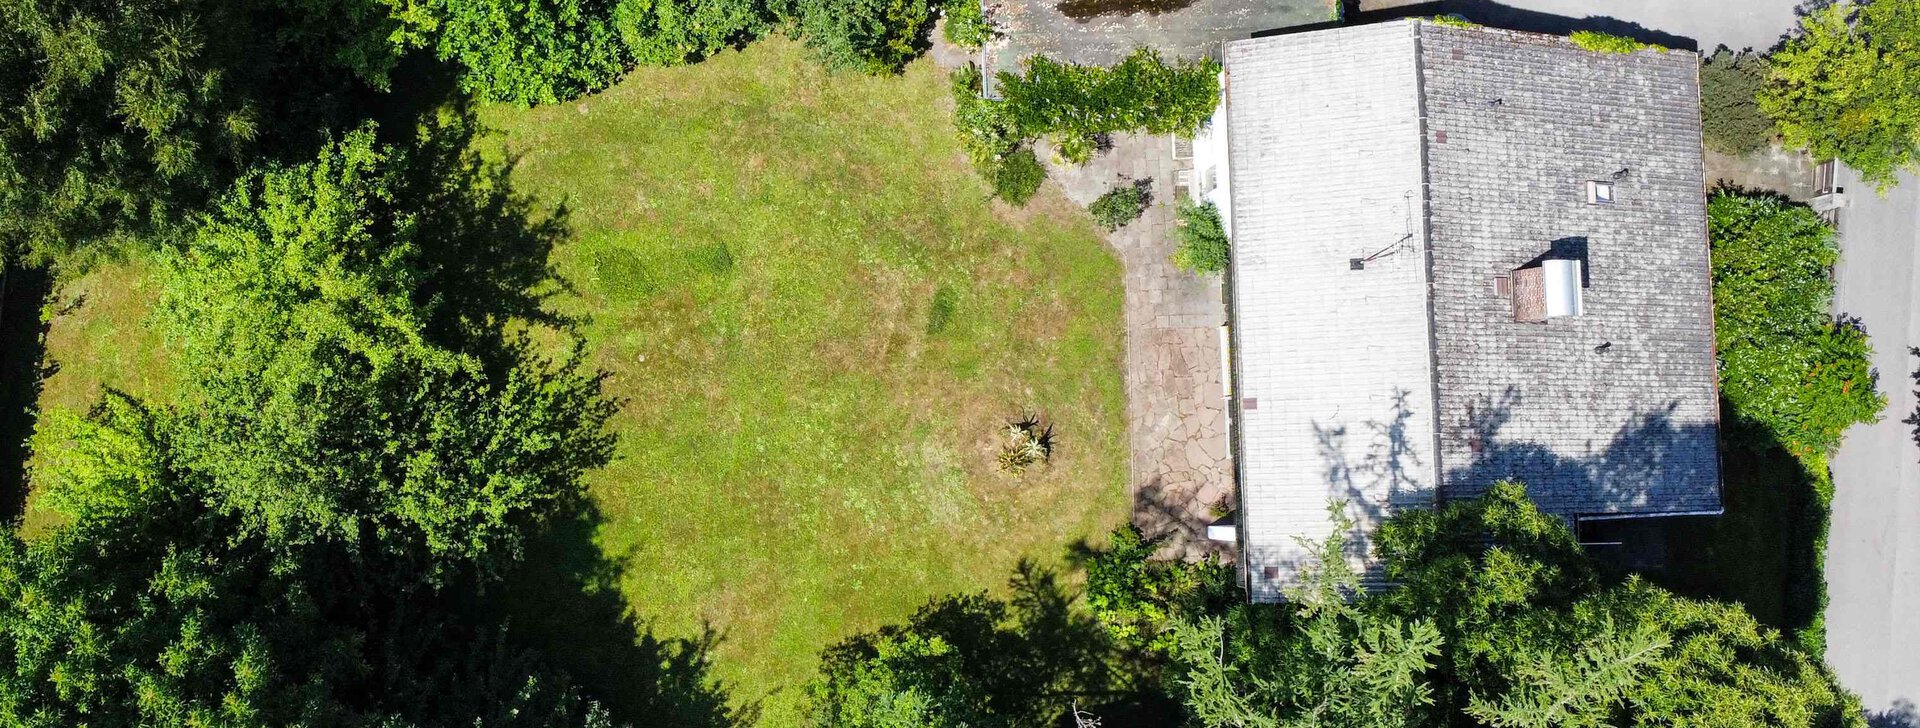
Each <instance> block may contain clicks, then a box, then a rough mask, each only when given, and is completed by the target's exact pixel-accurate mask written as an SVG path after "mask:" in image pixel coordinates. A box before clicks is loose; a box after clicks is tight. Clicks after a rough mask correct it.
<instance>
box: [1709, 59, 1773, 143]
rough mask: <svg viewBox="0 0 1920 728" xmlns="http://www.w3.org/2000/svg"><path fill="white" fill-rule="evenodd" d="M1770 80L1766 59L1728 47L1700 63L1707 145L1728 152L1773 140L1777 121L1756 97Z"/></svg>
mask: <svg viewBox="0 0 1920 728" xmlns="http://www.w3.org/2000/svg"><path fill="white" fill-rule="evenodd" d="M1766 80H1767V63H1766V61H1765V60H1762V59H1761V58H1760V57H1759V56H1756V55H1750V54H1745V53H1734V52H1733V51H1730V50H1727V48H1726V46H1721V47H1720V49H1719V50H1716V51H1714V52H1713V55H1712V56H1710V57H1708V58H1707V59H1706V60H1705V61H1703V62H1702V63H1701V64H1700V125H1701V131H1702V133H1703V134H1704V135H1705V137H1706V142H1707V146H1710V147H1713V148H1714V149H1716V150H1719V151H1722V152H1725V153H1727V154H1746V153H1748V152H1753V151H1758V150H1761V149H1765V148H1766V146H1767V143H1768V142H1770V141H1772V140H1773V120H1772V119H1769V118H1767V115H1766V114H1763V113H1761V112H1760V104H1759V102H1758V101H1755V100H1754V98H1755V96H1756V95H1758V94H1759V93H1760V89H1761V87H1763V86H1765V85H1766Z"/></svg>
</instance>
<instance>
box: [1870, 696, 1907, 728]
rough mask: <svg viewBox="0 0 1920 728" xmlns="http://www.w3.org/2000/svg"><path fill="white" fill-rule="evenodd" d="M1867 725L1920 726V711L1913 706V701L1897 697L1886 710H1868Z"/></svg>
mask: <svg viewBox="0 0 1920 728" xmlns="http://www.w3.org/2000/svg"><path fill="white" fill-rule="evenodd" d="M1867 725H1868V726H1870V727H1871V728H1920V711H1917V710H1915V709H1914V707H1913V701H1912V700H1908V699H1906V698H1895V699H1894V701H1893V705H1892V706H1890V707H1888V708H1887V709H1886V710H1881V711H1872V710H1869V711H1867Z"/></svg>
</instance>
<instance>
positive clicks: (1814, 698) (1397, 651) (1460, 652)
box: [1101, 483, 1863, 727]
mask: <svg viewBox="0 0 1920 728" xmlns="http://www.w3.org/2000/svg"><path fill="white" fill-rule="evenodd" d="M1336 532H1339V531H1336ZM1378 545H1379V552H1378V553H1379V556H1380V558H1381V561H1382V563H1383V564H1384V569H1385V574H1384V575H1385V576H1386V577H1387V578H1388V579H1389V580H1390V582H1391V583H1392V584H1394V586H1391V587H1388V588H1385V589H1382V590H1379V591H1374V592H1362V591H1358V587H1357V583H1356V582H1355V580H1354V575H1353V574H1352V573H1351V572H1350V570H1349V568H1348V567H1347V566H1346V564H1347V561H1346V559H1345V558H1344V556H1343V555H1342V553H1341V550H1340V545H1339V544H1337V543H1336V544H1325V543H1323V544H1319V545H1318V549H1319V552H1320V556H1319V560H1318V561H1317V562H1316V563H1317V564H1318V565H1319V566H1318V568H1309V569H1307V570H1306V571H1305V572H1304V574H1305V577H1304V579H1303V581H1304V583H1303V585H1302V586H1301V587H1300V588H1298V589H1296V590H1294V591H1293V592H1291V593H1290V595H1289V602H1288V603H1287V604H1284V605H1246V604H1221V603H1218V602H1216V603H1214V606H1211V607H1208V608H1204V609H1196V608H1195V607H1194V606H1193V604H1194V602H1187V603H1186V604H1185V606H1182V605H1181V604H1178V603H1175V604H1169V605H1168V610H1167V613H1168V615H1169V616H1168V618H1167V619H1166V621H1164V622H1163V623H1162V624H1161V625H1159V626H1158V627H1157V629H1158V630H1160V631H1161V634H1166V635H1171V637H1172V639H1171V640H1164V639H1163V640H1158V644H1159V645H1161V646H1160V647H1157V648H1156V649H1159V650H1161V651H1162V652H1163V653H1164V654H1166V655H1167V656H1168V657H1169V658H1170V659H1171V660H1172V663H1173V668H1174V670H1173V678H1172V682H1171V685H1172V686H1173V688H1174V692H1175V693H1176V695H1177V697H1179V699H1180V700H1181V701H1182V702H1183V703H1184V704H1185V705H1186V706H1187V707H1188V709H1189V711H1190V712H1191V713H1192V714H1193V715H1194V717H1196V718H1197V719H1199V721H1200V722H1201V723H1202V724H1205V725H1219V726H1305V725H1325V726H1385V725H1401V726H1443V725H1487V726H1500V727H1506V726H1624V725H1635V726H1653V725H1775V726H1859V725H1862V724H1863V721H1862V718H1861V712H1860V708H1859V704H1858V701H1857V699H1855V698H1854V697H1852V696H1851V695H1849V694H1848V693H1846V692H1845V691H1844V690H1842V689H1841V688H1840V687H1839V686H1838V685H1837V684H1835V682H1834V680H1833V678H1832V676H1831V675H1829V674H1828V673H1827V672H1826V671H1825V669H1824V667H1823V666H1821V665H1820V664H1819V662H1818V661H1817V660H1815V659H1813V658H1811V657H1809V656H1808V655H1807V654H1806V653H1804V652H1803V651H1801V650H1800V649H1799V648H1798V647H1797V646H1796V645H1795V644H1794V643H1792V642H1791V641H1789V640H1786V639H1784V638H1782V637H1781V636H1780V635H1779V634H1778V633H1777V632H1775V631H1773V630H1771V629H1767V628H1764V627H1762V626H1760V625H1759V624H1758V623H1757V622H1756V621H1754V619H1753V618H1752V617H1751V616H1749V615H1747V614H1746V613H1745V612H1744V611H1743V610H1741V609H1740V608H1739V607H1738V606H1734V605H1728V604H1720V603H1715V602H1706V601H1698V600H1692V599H1686V598H1682V597H1678V596H1675V595H1673V594H1671V593H1668V592H1666V591H1664V590H1662V589H1660V588H1658V587H1655V586H1652V585H1650V584H1647V583H1646V582H1644V581H1642V580H1640V579H1639V577H1637V576H1634V577H1628V578H1625V579H1616V578H1613V577H1609V576H1607V575H1606V574H1604V573H1602V572H1601V571H1599V570H1598V569H1597V568H1596V567H1595V566H1594V565H1593V564H1592V563H1591V562H1590V561H1589V559H1588V557H1587V556H1586V555H1585V554H1584V553H1583V552H1582V551H1581V550H1580V546H1579V544H1578V543H1576V542H1575V541H1574V538H1573V535H1572V533H1571V532H1570V531H1568V529H1567V528H1566V526H1565V525H1564V524H1563V523H1562V522H1560V521H1559V520H1558V519H1557V518H1555V517H1553V516H1550V515H1547V514H1544V513H1542V512H1540V511H1539V510H1538V509H1537V508H1535V507H1534V505H1533V504H1532V502H1531V501H1530V500H1529V499H1528V498H1527V496H1526V491H1525V488H1524V487H1523V486H1521V485H1519V484H1517V483H1503V484H1500V485H1498V486H1496V487H1494V488H1493V489H1492V490H1491V491H1490V492H1489V493H1488V494H1487V495H1486V496H1484V497H1483V498H1480V499H1478V500H1473V501H1466V502H1456V503H1451V504H1448V505H1446V506H1443V507H1440V508H1438V509H1435V510H1414V511H1408V512H1404V513H1401V514H1399V515H1396V516H1395V517H1393V518H1392V519H1390V520H1389V521H1388V522H1386V523H1385V524H1384V525H1383V526H1382V527H1381V529H1380V532H1379V534H1378ZM1136 551H1137V550H1136ZM1101 558H1107V557H1104V556H1103V557H1101ZM1185 568H1188V567H1183V566H1173V565H1154V566H1150V567H1149V569H1148V570H1149V571H1151V570H1155V569H1175V570H1178V569H1185Z"/></svg>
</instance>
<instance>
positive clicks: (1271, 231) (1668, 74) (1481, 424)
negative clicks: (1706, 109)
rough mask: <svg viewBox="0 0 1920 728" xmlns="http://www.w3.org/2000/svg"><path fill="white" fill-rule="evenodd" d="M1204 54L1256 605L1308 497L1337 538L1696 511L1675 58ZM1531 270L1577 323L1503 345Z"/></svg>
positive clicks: (1685, 74)
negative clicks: (1442, 521)
mask: <svg viewBox="0 0 1920 728" xmlns="http://www.w3.org/2000/svg"><path fill="white" fill-rule="evenodd" d="M1225 55H1226V62H1227V79H1228V81H1227V83H1228V90H1227V94H1226V99H1227V100H1226V104H1227V106H1226V114H1225V118H1226V130H1227V134H1228V137H1229V153H1230V155H1231V167H1230V168H1231V170H1232V171H1231V174H1232V196H1233V204H1232V208H1233V215H1232V220H1231V221H1230V222H1231V226H1232V235H1233V239H1234V268H1233V277H1234V280H1233V292H1234V296H1233V306H1234V333H1235V347H1234V348H1235V352H1234V353H1235V368H1236V375H1237V380H1236V385H1237V388H1238V393H1239V395H1240V396H1241V397H1251V398H1257V399H1258V407H1257V408H1256V409H1252V410H1247V409H1246V408H1244V407H1243V408H1242V411H1241V412H1240V413H1238V418H1237V422H1238V423H1239V428H1240V432H1239V444H1240V448H1239V453H1240V470H1241V472H1240V476H1241V481H1240V489H1241V494H1242V501H1243V507H1244V511H1243V513H1242V523H1243V524H1244V525H1243V532H1244V537H1245V541H1246V543H1245V549H1244V556H1245V558H1246V560H1247V566H1248V567H1249V571H1250V572H1251V574H1250V586H1251V588H1252V592H1253V596H1254V597H1255V598H1256V599H1272V598H1275V597H1276V596H1278V590H1279V588H1280V587H1282V586H1283V585H1284V584H1285V583H1286V582H1287V581H1288V576H1289V575H1290V574H1291V572H1292V569H1291V568H1289V567H1290V566H1291V565H1292V564H1293V563H1294V562H1296V561H1297V560H1298V559H1299V558H1300V557H1301V554H1300V552H1299V549H1298V548H1297V547H1295V546H1293V545H1292V542H1293V540H1294V537H1295V536H1304V537H1308V538H1322V537H1324V536H1325V535H1326V534H1327V532H1328V530H1329V529H1328V527H1327V525H1326V524H1327V516H1326V513H1325V503H1326V501H1327V499H1328V498H1329V497H1342V498H1347V499H1350V500H1352V501H1353V504H1352V506H1351V508H1350V512H1351V513H1353V514H1354V515H1355V516H1356V517H1357V518H1358V520H1359V523H1358V529H1357V530H1358V531H1360V532H1362V533H1364V532H1365V531H1368V530H1370V529H1371V528H1372V526H1374V525H1376V524H1377V522H1378V520H1379V519H1380V518H1382V517H1384V515H1385V514H1386V513H1390V512H1391V511H1392V510H1393V509H1394V508H1399V507H1406V506H1412V505H1419V504H1423V503H1430V502H1431V499H1432V497H1433V496H1434V495H1435V493H1436V489H1435V487H1434V486H1435V484H1436V483H1438V484H1439V488H1438V489H1437V493H1438V495H1439V496H1440V497H1446V498H1453V497H1467V496H1472V495H1475V494H1477V493H1479V492H1480V491H1481V490H1483V489H1484V488H1485V487H1486V486H1487V485H1489V484H1491V483H1493V482H1495V481H1497V480H1499V479H1502V478H1515V479H1518V480H1522V481H1524V482H1526V483H1527V484H1528V485H1529V490H1530V492H1531V493H1532V494H1533V496H1534V499H1535V500H1536V501H1537V502H1538V503H1540V504H1541V506H1542V507H1543V508H1545V509H1547V510H1550V511H1552V512H1555V513H1558V514H1561V515H1564V516H1568V517H1575V516H1581V515H1593V514H1658V513H1675V512H1694V511H1711V510H1715V509H1718V508H1719V505H1720V502H1719V467H1718V454H1717V449H1716V445H1715V442H1716V438H1715V431H1716V429H1717V397H1716V392H1715V377H1716V374H1715V366H1714V355H1713V332H1712V325H1713V321H1712V316H1713V311H1712V300H1711V283H1710V280H1709V272H1708V267H1707V241H1706V215H1705V207H1704V198H1703V180H1702V166H1701V150H1700V143H1701V142H1700V132H1699V91H1698V82H1697V68H1698V65H1697V63H1698V61H1697V59H1696V57H1695V56H1694V55H1693V54H1691V53H1686V52H1677V51H1670V52H1656V51H1642V52H1638V53H1633V54H1625V55H1609V54H1600V53H1594V52H1589V51H1585V50H1582V49H1579V48H1577V47H1575V46H1573V45H1572V44H1571V43H1570V42H1568V41H1567V40H1565V39H1563V38H1557V37H1552V36H1542V35H1534V34H1527V33H1516V32H1509V31H1501V30H1493V29H1465V28H1454V27H1447V26H1438V25H1434V24H1431V23H1426V22H1424V21H1419V20H1404V21H1396V22H1392V23H1383V24H1378V25H1371V26H1359V27H1350V28H1339V29H1334V30H1326V31H1318V32H1312V33H1302V34H1297V35H1287V36H1279V37H1272V38H1261V39H1255V40H1248V41H1237V42H1233V43H1229V44H1227V46H1226V54H1225ZM1590 181H1602V182H1608V183H1611V184H1612V185H1613V190H1614V202H1613V203H1612V204H1592V203H1590V202H1589V201H1588V199H1589V198H1588V189H1587V185H1588V182H1590ZM1380 250H1387V251H1390V252H1388V253H1386V254H1384V255H1383V256H1381V257H1378V258H1375V259H1373V260H1371V261H1369V262H1367V263H1366V264H1365V267H1364V269H1363V270H1352V269H1351V268H1350V264H1349V260H1350V259H1351V258H1354V257H1365V256H1367V255H1369V254H1371V253H1374V252H1375V251H1380ZM1546 258H1561V259H1574V260H1579V261H1581V263H1582V268H1583V269H1584V279H1585V280H1584V286H1583V287H1582V288H1581V294H1582V295H1581V297H1582V299H1583V303H1584V315H1581V316H1570V317H1554V318H1548V319H1546V320H1545V321H1542V322H1531V323H1530V322H1522V321H1516V320H1515V311H1516V306H1515V302H1514V301H1513V300H1511V298H1510V297H1506V296H1503V295H1501V293H1500V292H1497V291H1496V286H1495V280H1494V279H1495V277H1496V276H1499V275H1512V274H1513V273H1514V271H1515V270H1516V269H1523V268H1525V269H1529V270H1528V272H1526V273H1523V274H1522V276H1521V279H1522V280H1523V281H1529V284H1528V285H1532V282H1531V280H1532V279H1530V278H1528V277H1527V276H1529V275H1537V273H1536V272H1534V271H1537V269H1533V268H1531V266H1537V265H1539V264H1540V262H1541V260H1543V259H1546ZM1530 290H1531V289H1530ZM1509 295H1511V293H1509ZM1352 538H1353V540H1352V541H1351V543H1352V544H1353V545H1354V549H1355V552H1356V558H1355V560H1356V563H1357V564H1359V565H1361V566H1363V567H1370V566H1371V562H1370V561H1369V560H1367V559H1365V558H1363V557H1361V556H1360V555H1359V554H1360V553H1361V552H1362V549H1363V548H1364V545H1365V544H1364V541H1363V540H1362V539H1361V537H1360V536H1359V535H1358V534H1356V535H1355V536H1353V537H1352ZM1267 566H1275V567H1278V574H1279V576H1278V578H1275V579H1268V578H1266V577H1265V573H1266V569H1265V567H1267Z"/></svg>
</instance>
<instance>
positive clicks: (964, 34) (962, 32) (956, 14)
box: [942, 0, 994, 50]
mask: <svg viewBox="0 0 1920 728" xmlns="http://www.w3.org/2000/svg"><path fill="white" fill-rule="evenodd" d="M946 7H947V24H946V25H945V26H944V27H943V30H942V33H944V34H945V35H946V37H947V42H948V43H952V44H954V45H957V46H960V47H961V48H966V49H969V50H977V49H979V48H980V47H981V46H984V45H986V44H987V41H990V40H993V36H994V32H993V25H992V24H991V23H988V22H987V13H986V10H985V9H984V8H982V7H981V5H980V0H947V6H946Z"/></svg>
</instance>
